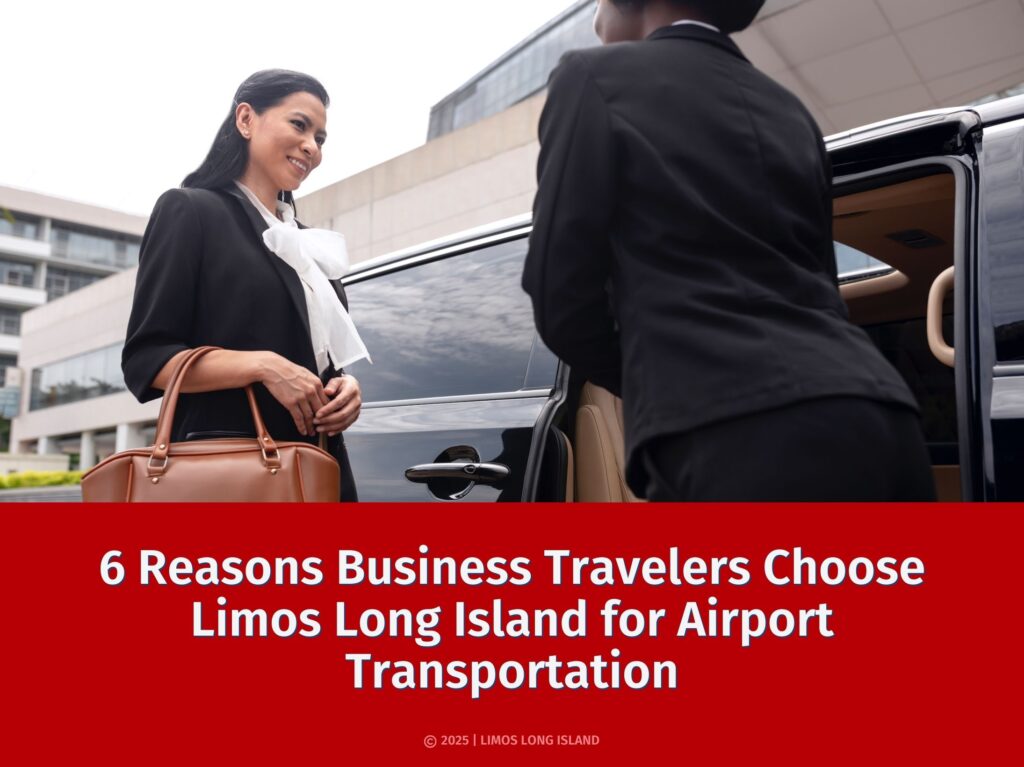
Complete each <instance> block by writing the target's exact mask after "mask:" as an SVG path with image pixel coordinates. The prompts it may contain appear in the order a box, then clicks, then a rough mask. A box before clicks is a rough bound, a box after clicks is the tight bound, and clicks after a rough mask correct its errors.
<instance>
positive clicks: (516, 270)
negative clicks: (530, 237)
mask: <svg viewBox="0 0 1024 767" xmlns="http://www.w3.org/2000/svg"><path fill="white" fill-rule="evenodd" d="M525 256H526V239H525V238H524V239H519V240H514V241H512V242H507V243H502V244H499V245H492V246H489V247H486V248H481V249H478V250H474V251H470V252H467V253H463V254H461V255H457V256H452V257H450V258H446V259H443V260H440V261H433V262H430V263H425V264H420V265H416V266H412V267H409V268H406V269H401V270H399V271H395V272H389V273H386V274H381V275H378V276H375V277H372V278H370V279H367V280H364V281H361V282H355V283H352V284H350V285H348V286H346V291H347V293H348V297H349V310H350V312H351V314H352V319H353V320H354V321H355V323H356V326H357V327H358V328H359V333H360V335H361V336H362V338H363V341H365V343H366V347H367V349H368V350H369V352H370V356H371V357H372V358H373V364H372V365H371V364H369V363H367V362H366V361H365V360H360V361H359V362H357V363H356V364H355V365H352V366H350V367H349V369H348V372H350V373H352V374H353V375H354V376H356V377H357V378H358V379H359V382H360V385H361V387H362V392H363V400H364V401H365V402H381V401H389V400H404V399H419V398H423V397H444V396H458V395H470V394H489V393H498V392H515V391H520V390H522V389H524V388H527V386H528V384H527V376H528V374H529V378H530V381H529V388H536V387H537V386H540V385H542V384H541V383H540V382H539V380H540V378H542V377H544V376H548V377H549V379H550V380H548V381H547V382H546V384H547V385H550V384H551V383H552V382H553V380H554V365H553V364H552V363H551V354H550V352H547V351H546V349H544V348H543V345H542V344H540V343H539V342H537V341H536V331H535V329H534V325H533V313H532V309H531V306H530V299H529V297H528V296H527V295H526V294H525V293H524V292H523V290H522V288H521V287H520V278H521V275H522V271H523V259H524V258H525ZM535 347H536V352H535ZM545 355H546V356H545ZM532 358H535V364H533V365H532V366H531V359H532Z"/></svg>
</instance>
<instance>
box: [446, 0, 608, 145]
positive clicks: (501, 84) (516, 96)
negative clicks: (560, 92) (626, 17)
mask: <svg viewBox="0 0 1024 767" xmlns="http://www.w3.org/2000/svg"><path fill="white" fill-rule="evenodd" d="M595 5H596V3H594V2H593V0H589V1H588V2H580V3H578V4H577V6H576V7H574V8H570V9H569V10H568V11H567V12H566V13H565V15H564V16H562V17H561V18H559V19H558V20H557V21H555V22H554V23H552V24H551V25H550V26H548V27H547V28H545V29H542V30H541V31H539V32H538V33H536V35H535V36H534V37H533V38H531V39H529V40H527V41H526V42H524V43H523V44H522V47H520V48H519V49H518V50H513V52H511V53H509V54H508V55H507V57H506V58H504V60H501V61H499V62H498V63H496V64H494V65H493V66H492V67H491V68H490V69H489V70H488V71H487V72H485V73H484V74H482V75H480V76H479V77H477V78H476V79H474V80H473V82H471V83H469V84H467V85H466V86H465V87H463V88H461V89H459V90H458V91H455V92H454V93H452V94H450V95H449V96H447V97H446V98H445V99H443V100H442V101H441V102H439V103H438V104H436V105H435V106H434V107H433V109H431V110H430V125H429V128H428V131H427V140H428V141H429V140H431V139H434V138H437V137H438V136H443V135H444V134H446V133H450V132H451V131H453V130H457V129H459V128H463V127H465V126H467V125H471V124H472V123H475V122H477V121H478V120H482V119H484V118H486V117H490V116H491V115H494V114H497V113H498V112H501V111H503V110H505V109H508V108H509V107H510V106H512V105H513V104H517V103H519V102H520V101H522V100H523V99H526V98H529V97H530V96H532V95H533V94H535V93H538V92H540V91H541V90H542V89H543V88H544V87H545V86H546V85H547V81H548V76H549V75H550V73H551V70H552V69H554V68H555V65H556V64H558V60H559V59H560V58H561V57H562V54H563V53H565V52H566V51H570V50H575V49H577V48H587V47H590V46H594V45H597V44H598V43H599V40H598V39H597V36H596V35H595V34H594V7H595Z"/></svg>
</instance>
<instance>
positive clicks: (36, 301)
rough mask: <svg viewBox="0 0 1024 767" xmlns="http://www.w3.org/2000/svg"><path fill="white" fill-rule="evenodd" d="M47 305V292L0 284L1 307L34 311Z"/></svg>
mask: <svg viewBox="0 0 1024 767" xmlns="http://www.w3.org/2000/svg"><path fill="white" fill-rule="evenodd" d="M45 303H46V291H45V290H36V289H35V288H23V287H21V286H20V285H3V284H0V306H17V307H19V308H22V309H34V308H36V307H37V306H42V305H43V304H45Z"/></svg>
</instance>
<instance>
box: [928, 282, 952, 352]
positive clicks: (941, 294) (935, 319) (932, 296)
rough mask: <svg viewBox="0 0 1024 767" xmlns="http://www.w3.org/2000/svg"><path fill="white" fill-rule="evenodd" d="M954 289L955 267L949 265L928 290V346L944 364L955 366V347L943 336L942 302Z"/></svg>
mask: <svg viewBox="0 0 1024 767" xmlns="http://www.w3.org/2000/svg"><path fill="white" fill-rule="evenodd" d="M952 289H953V267H952V266H951V267H949V268H948V269H946V270H945V271H944V272H942V273H941V274H940V275H939V276H938V277H936V278H935V282H933V283H932V287H931V290H929V291H928V316H927V325H926V330H927V332H928V347H929V348H930V349H931V350H932V354H933V355H935V359H937V360H938V361H939V362H941V363H942V364H943V365H948V366H949V367H953V366H954V361H955V358H956V355H955V353H954V352H953V347H952V346H950V345H949V344H947V343H946V339H944V338H943V337H942V302H943V300H944V299H945V298H946V294H947V293H948V292H949V291H950V290H952Z"/></svg>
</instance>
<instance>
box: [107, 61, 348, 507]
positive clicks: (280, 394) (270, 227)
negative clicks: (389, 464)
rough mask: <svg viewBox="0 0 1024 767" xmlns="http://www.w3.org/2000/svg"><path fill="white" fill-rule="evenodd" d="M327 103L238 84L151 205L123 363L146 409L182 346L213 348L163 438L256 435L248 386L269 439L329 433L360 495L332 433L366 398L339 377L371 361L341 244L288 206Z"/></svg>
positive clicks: (301, 90) (291, 91)
mask: <svg viewBox="0 0 1024 767" xmlns="http://www.w3.org/2000/svg"><path fill="white" fill-rule="evenodd" d="M328 103H329V100H328V96H327V92H326V91H325V90H324V88H323V86H322V85H321V84H320V83H319V82H317V81H316V80H315V79H314V78H312V77H309V76H308V75H303V74H300V73H297V72H288V71H285V70H267V71H263V72H257V73H256V74H254V75H252V76H251V77H249V78H248V79H247V80H246V81H245V82H244V83H242V85H241V86H240V87H239V88H238V91H237V92H236V94H235V99H234V103H233V104H232V107H231V111H230V113H229V115H228V117H227V118H226V119H225V121H224V123H223V124H222V125H221V127H220V130H219V131H218V133H217V137H216V138H215V140H214V142H213V146H212V147H211V149H210V152H209V154H208V155H207V157H206V159H205V160H204V161H203V163H202V165H200V166H199V168H198V169H197V170H196V171H195V172H194V173H191V174H189V175H188V176H187V177H186V178H185V180H184V182H183V183H182V188H180V189H171V190H169V191H167V192H165V193H164V194H163V195H162V196H161V197H160V199H159V200H158V201H157V203H156V206H155V207H154V209H153V214H152V216H151V217H150V220H149V224H148V225H147V227H146V232H145V235H144V236H143V240H142V249H141V253H140V256H139V271H138V277H137V281H136V285H135V297H134V302H133V304H132V312H131V318H130V320H129V322H128V333H127V339H126V341H125V346H124V352H123V355H122V359H121V366H122V369H123V371H124V377H125V381H126V383H127V385H128V388H129V389H130V390H131V391H132V392H133V393H134V394H135V396H136V397H137V398H138V399H139V401H140V402H146V401H148V400H151V399H155V398H156V397H159V396H161V394H162V393H163V390H164V389H165V388H166V386H167V385H168V383H169V381H170V377H171V374H172V372H173V371H174V369H175V366H176V365H177V363H178V361H179V359H180V358H181V357H182V356H183V355H184V353H185V352H186V351H187V350H188V349H191V348H194V347H197V346H205V345H210V346H219V347H222V350H220V351H216V352H212V353H210V354H207V355H206V356H204V357H203V358H202V359H201V360H199V361H198V362H197V363H196V364H195V366H194V367H193V368H192V370H190V372H189V375H188V378H187V380H186V381H185V382H184V385H183V388H182V391H183V392H186V393H185V394H183V395H182V397H181V399H180V402H179V405H178V411H177V414H176V418H175V423H174V432H173V437H172V439H174V440H175V441H186V440H193V439H203V438H213V437H232V436H254V428H253V424H252V418H251V415H250V413H249V408H248V405H247V403H246V400H245V397H244V396H243V395H242V393H241V392H240V391H238V389H240V388H241V387H244V386H246V385H249V384H254V387H253V388H254V390H255V392H256V398H257V401H258V402H259V405H260V410H261V411H262V413H263V417H264V420H265V421H266V425H267V428H268V430H269V431H270V433H271V434H272V435H273V436H274V437H275V438H276V439H279V440H283V441H287V440H294V441H299V440H303V441H307V442H316V441H317V440H318V438H319V435H321V434H327V435H328V438H329V439H328V447H329V449H330V450H331V452H332V454H333V455H334V456H335V457H336V458H337V459H338V462H339V464H340V466H341V499H342V500H357V498H356V492H355V485H354V482H353V478H352V472H351V468H350V467H349V461H348V457H347V454H346V452H345V446H344V442H343V440H342V437H341V432H343V431H344V430H345V429H347V428H348V427H349V426H351V425H352V423H353V422H354V421H355V420H356V418H358V416H359V410H360V406H361V402H362V400H361V397H360V390H359V383H358V382H357V381H356V380H355V379H354V378H353V377H352V376H348V375H345V374H344V373H343V372H342V368H343V366H344V365H347V364H350V363H352V362H354V361H355V360H356V359H359V358H360V357H366V356H368V355H367V354H366V349H365V347H364V346H363V345H362V341H361V340H360V339H359V334H358V332H357V331H356V330H355V327H354V326H353V325H352V322H351V320H350V319H349V318H348V314H347V301H346V299H345V293H344V289H343V288H342V286H341V283H340V282H339V281H338V278H339V277H340V276H341V274H342V273H343V272H344V271H345V270H346V269H347V266H348V262H347V255H346V254H345V249H344V239H343V238H342V237H341V235H339V234H337V233H335V232H327V231H323V230H315V229H306V228H305V227H302V226H301V225H299V224H298V223H297V222H295V221H294V203H293V201H292V192H293V191H294V190H295V189H298V187H299V185H300V184H301V183H302V182H303V181H304V180H305V179H306V177H307V176H308V175H309V173H310V172H312V170H313V169H314V168H316V167H317V166H318V165H319V164H320V160H321V156H322V146H323V143H324V140H325V139H326V136H327V133H326V121H327V116H326V108H327V106H328Z"/></svg>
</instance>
